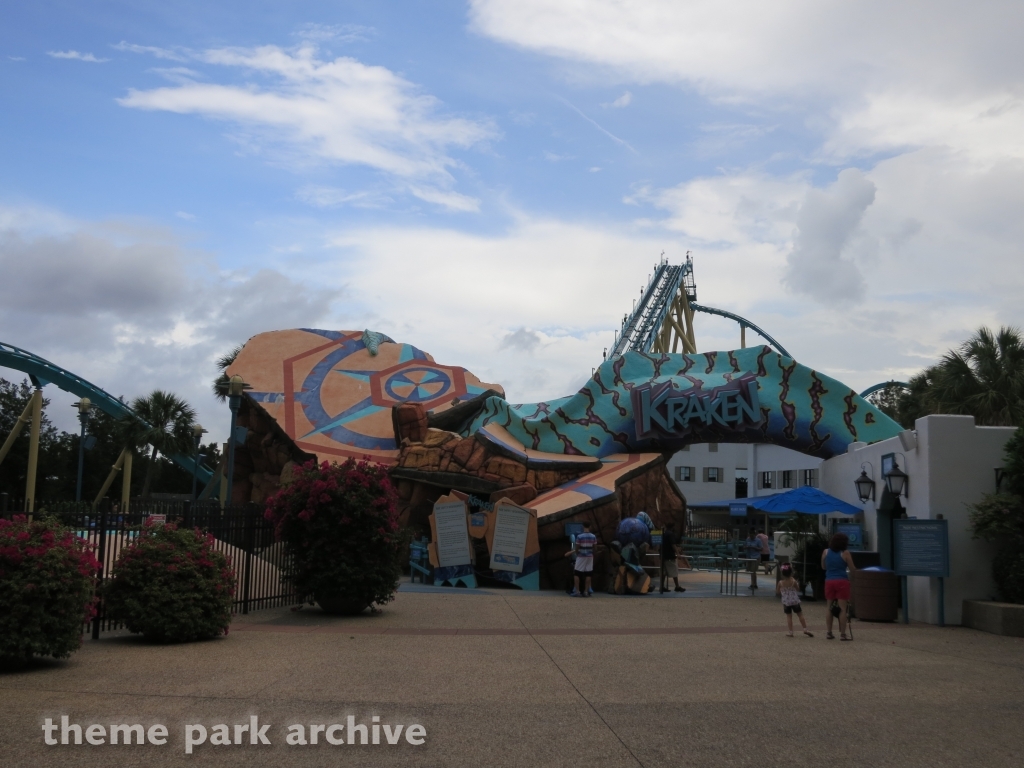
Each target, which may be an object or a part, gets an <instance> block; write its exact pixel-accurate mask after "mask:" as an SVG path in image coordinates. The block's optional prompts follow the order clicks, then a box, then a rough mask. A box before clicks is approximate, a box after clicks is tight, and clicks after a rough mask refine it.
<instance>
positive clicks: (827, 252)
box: [783, 168, 875, 305]
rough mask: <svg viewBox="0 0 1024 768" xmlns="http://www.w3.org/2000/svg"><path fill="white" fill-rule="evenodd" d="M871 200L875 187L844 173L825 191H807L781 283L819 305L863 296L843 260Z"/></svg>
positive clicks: (859, 279)
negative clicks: (810, 298) (822, 302)
mask: <svg viewBox="0 0 1024 768" xmlns="http://www.w3.org/2000/svg"><path fill="white" fill-rule="evenodd" d="M874 201H875V185H874V183H873V182H871V181H870V180H869V179H867V178H865V177H864V174H863V173H861V172H860V171H859V170H857V169H856V168H847V169H846V170H844V171H842V172H841V173H840V174H839V178H838V179H836V182H835V183H834V184H833V185H832V186H831V187H829V188H828V189H810V190H808V191H807V196H806V197H805V198H804V202H803V205H801V206H800V213H799V214H798V215H797V233H796V238H795V240H796V242H795V244H794V247H793V250H792V252H791V253H790V254H789V259H788V262H789V263H788V267H787V269H786V272H785V275H784V277H783V283H784V284H785V285H786V286H787V287H788V288H790V290H792V291H794V292H796V293H804V294H807V295H808V296H811V297H813V298H815V299H817V300H819V301H824V302H829V303H832V304H840V305H842V304H850V303H853V302H857V301H859V300H860V299H862V298H863V296H864V291H865V288H866V285H865V281H864V276H863V275H862V274H861V272H860V270H859V269H858V268H857V265H856V264H855V263H854V262H852V261H851V260H850V259H848V258H845V259H844V258H843V251H844V249H845V248H846V246H847V244H848V243H849V241H850V239H851V237H852V236H853V235H854V234H855V233H856V231H857V229H858V227H859V226H860V223H861V220H862V219H863V218H864V212H865V211H866V210H867V209H868V206H870V205H871V204H872V203H873V202H874Z"/></svg>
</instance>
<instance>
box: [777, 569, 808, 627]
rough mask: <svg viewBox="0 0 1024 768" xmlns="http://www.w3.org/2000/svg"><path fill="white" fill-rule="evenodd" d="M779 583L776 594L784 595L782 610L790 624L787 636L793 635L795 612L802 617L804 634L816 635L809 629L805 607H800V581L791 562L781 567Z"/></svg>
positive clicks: (787, 622)
mask: <svg viewBox="0 0 1024 768" xmlns="http://www.w3.org/2000/svg"><path fill="white" fill-rule="evenodd" d="M779 576H780V577H781V578H780V579H779V583H778V584H776V585H775V594H777V595H780V596H781V597H782V610H784V611H785V612H786V624H787V625H789V632H787V633H786V637H792V636H793V614H794V613H795V614H796V615H797V618H799V619H800V626H801V627H803V628H804V634H805V635H807V636H808V637H814V635H813V634H811V631H810V630H809V629H807V621H806V620H805V619H804V613H803V608H801V607H800V583H799V582H798V581H797V580H796V579H794V578H793V566H791V565H790V564H789V563H785V564H783V566H782V568H780V569H779Z"/></svg>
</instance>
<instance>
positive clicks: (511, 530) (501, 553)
mask: <svg viewBox="0 0 1024 768" xmlns="http://www.w3.org/2000/svg"><path fill="white" fill-rule="evenodd" d="M494 515H495V518H494V540H493V542H491V570H492V571H512V572H513V573H522V572H523V561H524V560H525V559H526V557H525V556H526V537H527V535H528V534H529V531H530V518H531V517H532V516H531V515H530V511H529V510H527V509H523V508H522V507H517V506H514V505H512V504H501V503H499V504H497V505H495V507H494Z"/></svg>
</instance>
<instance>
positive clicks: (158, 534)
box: [103, 524, 235, 643]
mask: <svg viewBox="0 0 1024 768" xmlns="http://www.w3.org/2000/svg"><path fill="white" fill-rule="evenodd" d="M213 541H214V539H213V537H212V536H210V535H209V534H203V533H202V532H201V531H199V530H198V529H188V528H178V527H177V526H175V525H172V524H168V525H153V526H148V525H147V526H146V527H145V528H143V529H142V531H141V532H140V534H139V536H138V538H137V539H135V541H134V542H132V544H131V545H130V546H128V547H127V548H126V549H125V550H124V551H123V552H122V553H121V556H120V557H119V558H118V560H117V563H116V564H115V565H114V568H113V571H112V574H111V576H112V580H111V581H109V582H108V583H107V584H106V587H105V589H104V592H103V597H104V601H105V604H106V608H107V614H108V616H109V617H110V618H112V619H114V620H115V621H121V622H124V624H125V626H127V627H128V629H129V630H130V631H132V632H138V633H141V634H142V635H143V637H145V638H146V639H147V640H154V641H158V642H171V643H182V642H189V641H192V640H202V639H204V638H208V637H216V636H217V635H219V634H221V633H224V634H227V631H228V625H229V624H230V623H231V602H232V596H233V594H234V588H235V576H234V572H233V571H232V570H231V565H230V563H229V562H228V559H227V558H226V557H225V556H224V555H223V554H222V553H220V552H218V551H216V550H215V549H214V548H213Z"/></svg>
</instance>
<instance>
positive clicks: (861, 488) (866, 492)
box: [853, 462, 875, 504]
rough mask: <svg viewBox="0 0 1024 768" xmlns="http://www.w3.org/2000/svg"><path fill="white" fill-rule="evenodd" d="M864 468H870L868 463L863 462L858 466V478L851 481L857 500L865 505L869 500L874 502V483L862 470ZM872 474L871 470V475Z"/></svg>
mask: <svg viewBox="0 0 1024 768" xmlns="http://www.w3.org/2000/svg"><path fill="white" fill-rule="evenodd" d="M864 467H871V465H870V464H869V463H868V462H864V463H863V464H861V465H860V477H858V478H857V479H856V480H854V481H853V484H854V486H856V488H857V498H859V499H860V503H861V504H865V503H867V502H868V501H869V500H870V501H874V500H875V481H874V480H873V479H872V478H870V477H868V473H867V472H866V471H865V470H864ZM873 473H874V471H873V468H872V474H873Z"/></svg>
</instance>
